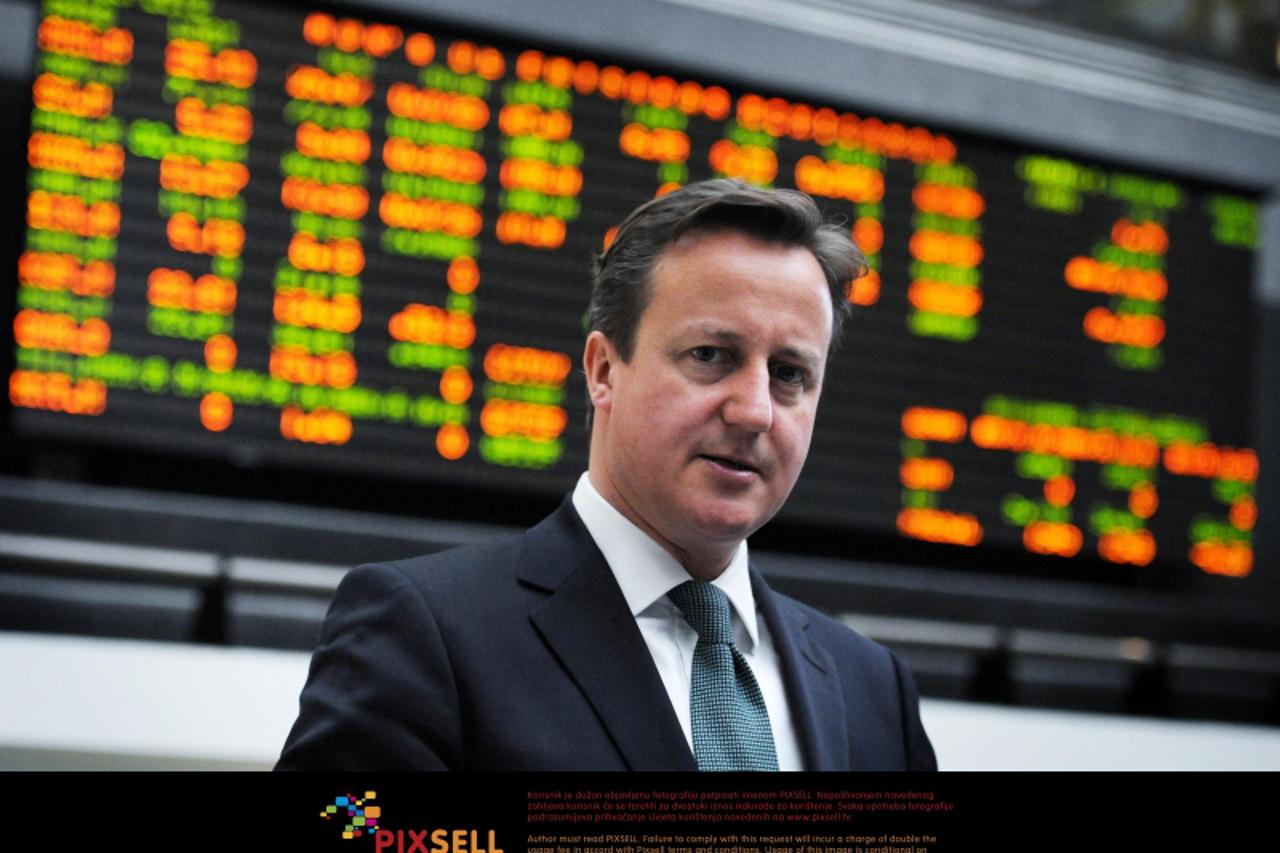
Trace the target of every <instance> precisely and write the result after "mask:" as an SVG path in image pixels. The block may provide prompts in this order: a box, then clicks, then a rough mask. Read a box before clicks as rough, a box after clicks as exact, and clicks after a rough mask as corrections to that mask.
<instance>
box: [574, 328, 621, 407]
mask: <svg viewBox="0 0 1280 853" xmlns="http://www.w3.org/2000/svg"><path fill="white" fill-rule="evenodd" d="M617 361H618V351H617V350H616V349H614V347H613V343H612V342H611V341H610V340H609V339H608V338H607V337H605V335H604V332H601V331H594V332H592V333H591V334H589V335H587V345H586V347H585V348H584V349H583V351H582V371H583V373H585V374H586V377H587V397H588V398H589V399H590V400H591V405H592V407H593V408H595V409H596V410H597V411H608V410H609V408H610V407H611V406H612V405H613V366H614V365H615V364H616V363H617Z"/></svg>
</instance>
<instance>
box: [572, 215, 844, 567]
mask: <svg viewBox="0 0 1280 853" xmlns="http://www.w3.org/2000/svg"><path fill="white" fill-rule="evenodd" d="M650 296H651V298H650V301H649V304H648V307H647V308H646V309H645V311H644V314H643V315H642V317H641V319H640V323H639V326H638V328H637V329H636V334H635V340H634V347H633V351H632V354H631V360H630V362H624V361H622V359H621V358H620V357H619V356H618V353H617V351H616V349H614V347H613V345H612V342H610V341H609V340H608V339H607V338H605V337H604V336H603V335H602V334H600V333H599V332H595V333H592V335H591V337H590V338H589V339H588V342H587V351H586V355H585V363H586V370H587V380H588V386H589V390H590V393H591V398H592V403H593V405H594V406H595V407H596V415H595V423H596V426H595V431H594V432H593V434H592V451H591V479H592V482H593V483H594V484H595V486H596V488H597V489H598V490H599V491H600V492H601V494H602V495H603V496H604V497H605V498H606V499H607V500H609V502H610V503H612V504H613V505H614V506H615V507H617V508H618V509H619V510H621V511H622V512H623V514H624V515H626V516H627V517H628V518H630V519H631V520H632V521H633V522H635V523H636V524H637V525H639V526H640V527H641V528H642V529H644V530H645V531H646V532H647V533H649V535H651V536H653V537H654V538H655V539H656V540H657V541H658V542H659V543H660V544H662V545H663V546H664V547H665V548H666V549H667V550H668V551H670V552H672V553H673V554H674V555H675V556H676V557H677V558H678V559H680V560H681V562H682V563H683V564H684V565H685V567H686V568H687V569H689V570H690V571H691V572H693V573H694V574H695V575H698V576H704V577H706V576H709V577H714V576H716V575H718V574H719V572H720V571H722V570H723V569H724V568H725V565H726V564H727V562H728V559H729V557H730V556H732V552H733V549H734V548H736V547H737V545H738V543H739V542H741V541H742V540H743V539H745V538H746V537H747V536H749V535H750V534H751V533H753V532H754V531H755V530H756V529H758V528H759V527H760V526H761V525H763V524H764V523H765V522H766V521H768V520H769V519H770V518H772V517H773V515H774V513H776V512H777V511H778V509H779V508H780V507H781V506H782V503H783V501H785V500H786V498H787V495H789V494H790V493H791V488H792V486H794V485H795V482H796V478H797V477H798V476H799V475H800V469H801V467H802V466H803V465H804V460H805V456H806V455H807V454H808V452H809V439H810V437H811V435H812V433H813V421H814V417H815V415H816V413H817V409H818V396H819V392H820V391H821V389H822V377H823V367H824V363H825V361H826V355H827V348H828V346H829V345H830V341H831V322H832V312H831V302H830V296H829V291H828V288H827V283H826V279H825V278H824V276H823V273H822V269H821V267H819V265H818V262H817V259H816V258H814V256H813V254H812V253H811V252H809V251H808V250H807V249H804V248H800V247H794V246H779V245H774V244H770V243H765V242H761V241H759V240H756V239H755V238H752V237H749V236H746V235H744V234H740V233H736V232H731V231H703V232H694V233H691V234H688V235H685V236H684V237H682V238H681V239H680V240H679V241H677V242H676V243H675V244H673V245H672V246H670V247H669V248H668V249H667V250H666V251H665V252H664V253H663V254H662V256H661V257H660V258H659V260H658V263H657V265H656V267H655V268H654V271H653V281H652V291H651V294H650ZM717 564H718V565H717Z"/></svg>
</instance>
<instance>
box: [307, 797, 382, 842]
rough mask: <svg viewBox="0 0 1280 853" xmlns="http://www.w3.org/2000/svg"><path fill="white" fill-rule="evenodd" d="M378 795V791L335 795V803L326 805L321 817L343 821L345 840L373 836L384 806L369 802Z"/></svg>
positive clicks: (343, 837)
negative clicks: (358, 795)
mask: <svg viewBox="0 0 1280 853" xmlns="http://www.w3.org/2000/svg"><path fill="white" fill-rule="evenodd" d="M377 797H378V792H377V791H365V792H364V796H363V797H357V796H355V795H354V794H344V795H342V796H340V797H334V798H333V804H332V805H327V806H325V807H324V811H322V812H320V817H322V818H324V819H325V820H333V819H334V818H337V819H338V820H339V821H340V822H341V823H342V840H343V841H349V840H351V839H353V838H360V837H363V836H371V835H373V830H374V829H375V828H376V827H377V826H378V818H380V817H382V806H371V805H369V804H368V803H369V801H370V800H374V799H377Z"/></svg>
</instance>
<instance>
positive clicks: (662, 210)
mask: <svg viewBox="0 0 1280 853" xmlns="http://www.w3.org/2000/svg"><path fill="white" fill-rule="evenodd" d="M721 230H723V231H734V232H739V233H742V234H747V235H750V236H752V237H755V238H757V239H759V240H762V241H764V242H767V243H776V244H780V245H783V246H800V247H803V248H805V249H808V250H809V251H810V252H812V253H813V256H814V258H816V259H817V261H818V266H819V267H821V268H822V273H823V275H824V276H825V277H826V280H827V287H828V288H829V290H830V291H831V308H832V322H831V348H830V351H834V350H835V348H836V346H837V344H838V342H839V340H840V330H841V328H842V327H843V325H844V320H845V317H847V316H848V314H849V286H850V284H851V283H852V282H853V280H854V279H856V278H858V277H859V276H861V275H863V274H865V273H866V271H867V261H866V258H864V257H863V255H862V252H860V251H858V247H857V246H855V245H854V244H853V240H852V239H851V238H850V235H849V231H848V229H847V228H844V227H841V226H839V225H835V224H832V223H829V222H825V221H824V220H823V218H822V213H821V212H820V211H819V210H818V206H817V205H816V204H814V201H813V199H811V198H809V196H807V195H805V194H804V193H802V192H799V191H797V190H785V189H784V190H770V189H761V188H760V187H753V186H751V185H750V184H745V183H743V182H742V181H736V180H730V179H726V178H721V179H718V180H712V181H701V182H699V183H696V184H689V185H688V186H686V187H681V188H680V189H677V190H674V191H672V192H670V193H667V194H666V195H664V196H659V197H658V198H655V199H653V200H652V201H648V202H646V203H645V204H642V205H640V207H638V208H636V209H635V210H634V211H633V212H632V213H631V215H630V216H628V217H627V218H626V219H625V220H623V222H622V224H621V225H619V226H618V230H617V233H616V234H615V236H614V238H613V242H611V243H610V244H609V245H608V247H606V248H605V250H604V251H603V252H601V253H600V254H599V255H597V256H596V259H595V273H594V275H593V276H592V285H591V305H590V307H589V308H588V310H587V328H588V331H600V332H603V333H604V335H605V337H607V338H608V339H609V340H610V341H612V342H613V345H614V346H615V347H616V348H617V350H618V354H619V355H620V356H621V357H622V359H623V361H630V359H631V353H632V349H633V347H634V344H635V334H636V327H637V326H639V325H640V317H641V315H642V314H644V310H645V308H646V307H648V304H649V299H650V295H651V290H652V278H653V268H654V266H656V265H657V263H658V259H659V258H660V257H661V256H662V253H663V252H664V251H665V250H666V249H667V247H668V246H670V245H672V244H673V243H675V242H676V241H677V240H679V239H680V237H682V236H683V235H685V234H688V233H690V232H693V231H721Z"/></svg>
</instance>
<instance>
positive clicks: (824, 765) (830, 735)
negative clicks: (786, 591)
mask: <svg viewBox="0 0 1280 853" xmlns="http://www.w3.org/2000/svg"><path fill="white" fill-rule="evenodd" d="M751 581H752V586H753V588H754V590H755V597H756V607H757V608H759V610H760V613H761V614H762V615H763V616H764V620H765V624H767V625H768V626H769V632H770V634H772V636H773V645H774V649H775V650H776V651H777V654H778V659H779V661H780V663H781V664H782V677H783V681H784V682H785V684H786V687H787V700H788V701H789V702H790V705H791V719H792V722H793V724H794V725H795V727H796V731H797V733H798V734H799V736H800V742H801V748H802V749H803V750H804V756H805V769H807V770H850V769H852V768H851V767H850V766H849V758H848V756H849V725H848V722H847V721H846V714H847V710H846V708H845V705H844V699H843V698H842V695H841V692H840V685H839V683H838V680H837V676H836V668H835V662H834V661H833V660H832V659H831V655H830V654H828V653H827V651H826V650H825V649H823V648H821V647H820V646H817V645H816V644H814V643H812V642H811V641H810V639H809V633H808V629H809V616H808V615H807V614H806V613H805V611H804V610H803V609H801V608H800V607H798V606H797V605H796V604H795V602H793V601H791V600H790V599H787V598H785V597H783V596H781V595H778V594H777V593H775V592H774V591H773V590H771V589H770V588H769V585H768V584H767V583H765V581H764V577H763V576H761V575H760V573H759V572H757V571H756V570H755V569H754V568H752V570H751Z"/></svg>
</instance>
